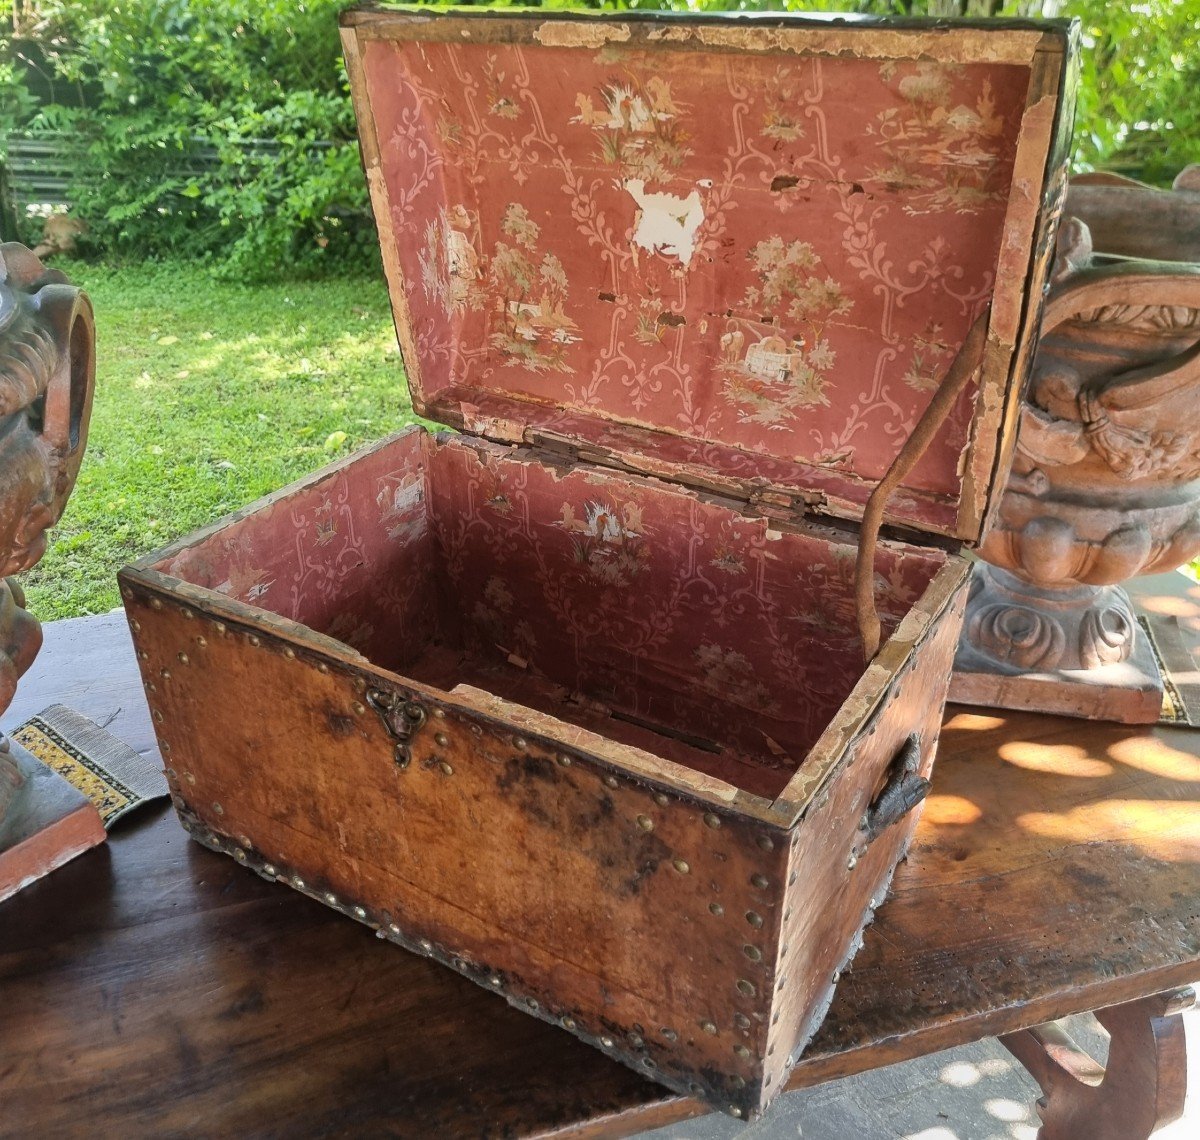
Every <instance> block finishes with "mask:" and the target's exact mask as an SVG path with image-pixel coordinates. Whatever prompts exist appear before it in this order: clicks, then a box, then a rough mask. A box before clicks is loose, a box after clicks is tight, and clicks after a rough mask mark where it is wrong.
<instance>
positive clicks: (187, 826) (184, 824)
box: [179, 819, 192, 831]
mask: <svg viewBox="0 0 1200 1140" xmlns="http://www.w3.org/2000/svg"><path fill="white" fill-rule="evenodd" d="M179 826H180V827H182V828H183V830H184V831H191V830H192V825H191V824H190V823H188V821H187V820H186V819H181V820H180V821H179Z"/></svg>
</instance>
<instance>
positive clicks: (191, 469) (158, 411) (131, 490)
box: [22, 262, 413, 620]
mask: <svg viewBox="0 0 1200 1140" xmlns="http://www.w3.org/2000/svg"><path fill="white" fill-rule="evenodd" d="M59 265H60V267H61V268H62V269H64V270H66V272H67V273H69V274H70V276H71V278H72V280H74V281H77V282H78V283H79V284H80V285H83V286H84V287H85V288H86V289H87V290H88V292H89V294H90V296H91V298H92V301H93V303H94V304H95V307H96V312H97V314H98V316H99V318H100V319H99V320H98V321H97V336H98V345H97V359H98V365H99V378H98V382H97V391H96V402H95V410H94V412H93V414H92V427H91V434H90V438H89V440H88V450H87V455H86V457H85V459H84V464H83V470H82V471H81V473H80V477H79V483H78V485H77V486H76V490H75V494H74V495H73V496H72V498H71V501H70V503H69V504H68V506H67V512H66V515H65V516H64V517H63V519H62V521H61V523H60V524H59V525H58V527H56V528H55V530H54V532H53V533H52V535H51V546H50V549H49V551H48V552H47V554H46V557H45V558H44V559H43V560H42V562H41V563H40V564H39V565H38V566H37V567H36V568H35V569H34V570H32V571H30V572H29V573H28V574H27V575H25V576H24V577H23V579H22V580H23V581H24V582H25V583H26V585H27V587H28V589H29V593H30V597H31V604H32V607H33V609H34V612H36V613H37V614H38V616H39V617H41V618H43V619H46V620H50V619H53V618H60V617H73V616H76V615H79V614H84V613H99V612H103V611H104V610H107V609H111V608H112V607H113V606H116V605H119V604H120V599H119V598H118V596H117V589H116V577H115V575H116V571H117V569H118V568H119V567H120V566H122V565H124V564H125V563H126V562H128V561H130V560H131V559H133V558H137V557H139V556H140V555H142V554H145V553H146V552H147V551H150V550H153V549H155V548H156V547H158V546H161V545H163V544H165V543H166V542H168V541H170V540H172V539H174V538H177V537H178V536H180V535H183V534H187V533H189V532H190V531H192V530H195V529H196V528H198V527H200V526H203V525H205V524H207V523H209V522H211V521H212V520H213V519H215V518H218V517H219V516H221V515H222V514H225V513H226V512H228V511H231V510H234V509H236V508H238V507H241V506H244V505H245V504H246V503H249V502H252V501H253V500H255V499H257V498H259V497H261V496H262V495H265V494H267V493H268V492H269V491H274V490H276V489H277V488H278V487H281V486H283V485H284V484H286V483H288V482H290V481H291V480H293V479H296V478H298V477H299V476H301V475H302V474H304V473H305V472H308V471H311V470H313V469H314V468H316V467H320V466H321V465H322V464H325V463H328V462H330V461H331V460H333V459H336V458H337V457H338V456H340V455H344V454H346V453H347V452H348V451H350V450H352V449H353V448H356V447H359V446H361V445H362V444H363V443H365V442H367V441H369V440H373V439H378V438H379V437H381V436H384V435H387V434H389V433H390V432H393V431H398V430H399V429H400V428H401V427H403V426H404V425H405V424H407V423H411V422H413V414H412V406H411V403H410V401H409V397H408V390H407V386H406V384H405V380H404V373H403V371H402V369H401V365H400V354H399V352H398V350H397V348H396V337H395V332H394V331H393V329H392V323H391V316H390V311H389V308H388V297H387V289H386V287H385V286H384V284H383V281H382V279H381V278H380V277H379V276H378V275H376V274H366V275H358V276H354V277H345V278H341V279H335V280H331V281H322V282H316V281H299V282H297V281H292V282H289V283H287V284H282V283H269V284H258V285H247V284H245V283H243V282H240V281H229V280H226V281H214V280H213V279H212V277H211V275H210V274H209V273H208V271H207V270H206V269H205V268H204V267H202V266H196V265H189V264H185V263H176V264H169V263H164V264H155V263H146V264H142V265H137V266H128V267H121V266H117V267H112V266H108V265H102V264H94V263H84V262H60V263H59Z"/></svg>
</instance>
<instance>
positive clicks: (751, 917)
mask: <svg viewBox="0 0 1200 1140" xmlns="http://www.w3.org/2000/svg"><path fill="white" fill-rule="evenodd" d="M746 921H747V922H748V923H749V924H750V925H751V926H753V927H754V929H755V930H761V929H762V924H763V917H762V915H761V914H755V913H754V911H752V910H748V911H746Z"/></svg>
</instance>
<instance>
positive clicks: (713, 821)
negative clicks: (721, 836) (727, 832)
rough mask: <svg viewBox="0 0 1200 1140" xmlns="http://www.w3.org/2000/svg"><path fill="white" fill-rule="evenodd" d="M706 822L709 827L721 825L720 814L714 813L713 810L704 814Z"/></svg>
mask: <svg viewBox="0 0 1200 1140" xmlns="http://www.w3.org/2000/svg"><path fill="white" fill-rule="evenodd" d="M704 822H705V823H706V824H707V825H708V826H709V827H711V828H714V829H715V828H718V827H720V826H721V817H720V816H719V815H713V813H712V812H711V811H710V812H706V813H705V815H704Z"/></svg>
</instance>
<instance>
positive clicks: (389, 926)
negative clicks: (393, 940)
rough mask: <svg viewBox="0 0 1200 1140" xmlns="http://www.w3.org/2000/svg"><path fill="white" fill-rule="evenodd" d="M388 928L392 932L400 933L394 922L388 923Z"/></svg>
mask: <svg viewBox="0 0 1200 1140" xmlns="http://www.w3.org/2000/svg"><path fill="white" fill-rule="evenodd" d="M388 930H390V931H391V932H392V933H393V934H399V933H400V927H398V926H397V925H396V924H395V923H394V922H389V923H388Z"/></svg>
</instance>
